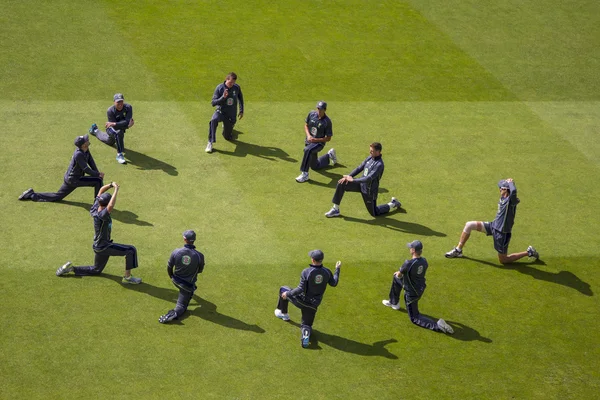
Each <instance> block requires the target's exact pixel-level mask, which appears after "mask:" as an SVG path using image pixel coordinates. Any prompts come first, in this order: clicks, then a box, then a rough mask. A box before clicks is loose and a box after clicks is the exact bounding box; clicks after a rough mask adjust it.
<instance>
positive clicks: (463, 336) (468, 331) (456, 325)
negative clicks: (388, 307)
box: [400, 308, 492, 343]
mask: <svg viewBox="0 0 600 400" xmlns="http://www.w3.org/2000/svg"><path fill="white" fill-rule="evenodd" d="M400 312H403V313H404V314H408V311H406V309H405V308H401V309H400ZM421 315H423V316H424V317H427V318H429V319H431V320H434V321H436V320H437V318H434V317H432V316H431V315H427V314H423V313H421ZM446 322H447V323H449V324H450V325H451V326H452V328H453V329H454V334H452V335H448V337H449V338H452V339H456V340H461V341H463V342H472V341H473V340H479V341H480V342H483V343H492V339H490V338H486V337H484V336H481V334H480V333H479V332H478V331H477V330H475V329H473V328H471V327H470V326H467V325H465V324H463V323H461V322H455V321H450V320H448V319H447V320H446Z"/></svg>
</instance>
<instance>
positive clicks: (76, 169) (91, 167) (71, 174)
mask: <svg viewBox="0 0 600 400" xmlns="http://www.w3.org/2000/svg"><path fill="white" fill-rule="evenodd" d="M74 143H75V146H77V149H75V152H74V153H73V157H71V163H70V164H69V168H67V172H65V176H64V180H63V184H62V186H61V187H60V188H59V189H58V192H56V193H36V192H35V191H34V190H33V188H29V189H27V190H26V191H24V192H23V193H21V195H20V196H19V200H33V201H42V202H54V201H60V200H62V199H64V198H65V197H67V196H68V195H69V194H71V192H73V191H74V190H75V189H77V188H78V187H88V186H90V187H93V188H94V197H96V196H98V192H99V190H100V188H101V187H102V185H103V181H102V180H103V179H104V172H100V171H98V167H97V166H96V162H95V161H94V157H92V153H90V141H89V136H88V135H84V136H77V137H76V138H75V142H74ZM86 174H87V175H89V176H86Z"/></svg>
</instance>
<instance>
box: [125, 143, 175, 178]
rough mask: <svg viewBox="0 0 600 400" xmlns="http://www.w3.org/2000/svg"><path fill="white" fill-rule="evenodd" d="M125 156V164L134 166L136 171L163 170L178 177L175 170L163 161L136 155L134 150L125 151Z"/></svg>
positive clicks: (139, 154) (140, 154)
mask: <svg viewBox="0 0 600 400" xmlns="http://www.w3.org/2000/svg"><path fill="white" fill-rule="evenodd" d="M125 155H126V156H127V163H128V164H132V165H135V166H136V167H137V168H138V169H142V170H159V169H160V170H163V171H165V172H166V173H167V174H169V175H171V176H177V175H179V172H177V168H175V167H174V166H173V165H171V164H168V163H166V162H164V161H161V160H158V159H156V158H154V157H150V156H148V155H146V154H143V153H138V152H137V151H135V150H131V149H125Z"/></svg>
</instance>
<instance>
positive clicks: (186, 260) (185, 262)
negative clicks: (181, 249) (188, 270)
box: [181, 256, 192, 265]
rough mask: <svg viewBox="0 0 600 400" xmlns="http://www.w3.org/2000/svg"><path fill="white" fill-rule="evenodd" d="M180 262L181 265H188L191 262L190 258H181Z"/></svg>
mask: <svg viewBox="0 0 600 400" xmlns="http://www.w3.org/2000/svg"><path fill="white" fill-rule="evenodd" d="M181 262H182V263H183V265H190V263H191V262H192V257H190V256H183V257H181Z"/></svg>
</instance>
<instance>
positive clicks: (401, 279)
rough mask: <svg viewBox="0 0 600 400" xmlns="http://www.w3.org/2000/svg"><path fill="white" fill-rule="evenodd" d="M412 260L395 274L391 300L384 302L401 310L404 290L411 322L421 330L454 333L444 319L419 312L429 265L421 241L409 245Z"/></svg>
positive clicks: (387, 305)
mask: <svg viewBox="0 0 600 400" xmlns="http://www.w3.org/2000/svg"><path fill="white" fill-rule="evenodd" d="M407 247H408V248H409V250H410V255H411V259H410V260H406V261H404V263H403V264H402V266H401V267H400V269H399V270H398V271H396V272H395V273H394V278H393V280H392V288H391V289H390V298H389V300H388V299H385V300H383V301H382V303H383V305H384V306H386V307H391V308H393V309H394V310H399V309H400V293H401V291H402V289H404V302H405V304H406V310H407V311H408V316H409V318H410V321H411V322H412V323H413V324H415V325H418V326H420V327H421V328H426V329H431V330H432V331H436V332H445V333H449V334H453V333H454V329H452V327H451V326H450V325H449V324H448V323H447V322H446V321H444V320H443V319H441V318H440V319H439V320H438V321H437V322H435V321H433V320H432V319H429V318H427V317H426V316H424V315H422V314H421V313H420V312H419V300H420V299H421V297H422V296H423V292H425V287H426V286H427V285H426V284H425V273H426V272H427V268H428V267H429V264H428V263H427V260H426V259H425V257H421V253H422V252H423V243H421V242H420V241H419V240H415V241H412V242H410V243H408V244H407Z"/></svg>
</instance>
